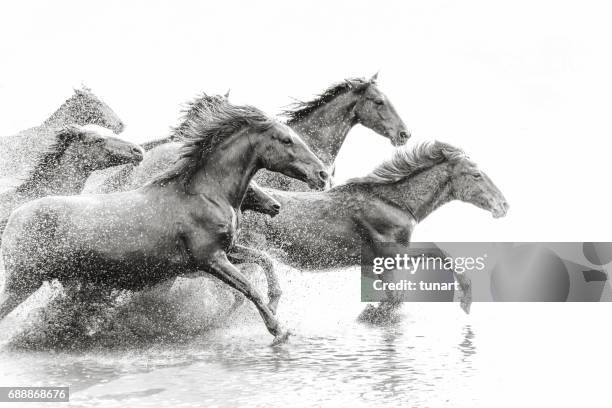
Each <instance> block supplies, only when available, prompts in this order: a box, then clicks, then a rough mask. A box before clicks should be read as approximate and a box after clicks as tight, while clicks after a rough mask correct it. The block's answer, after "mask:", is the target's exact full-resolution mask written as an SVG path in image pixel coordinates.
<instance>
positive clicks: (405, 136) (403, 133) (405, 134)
mask: <svg viewBox="0 0 612 408" xmlns="http://www.w3.org/2000/svg"><path fill="white" fill-rule="evenodd" d="M399 135H400V137H401V138H402V139H404V140H408V139H410V136H411V135H410V132H407V131H405V130H402V131H401V132H399Z"/></svg>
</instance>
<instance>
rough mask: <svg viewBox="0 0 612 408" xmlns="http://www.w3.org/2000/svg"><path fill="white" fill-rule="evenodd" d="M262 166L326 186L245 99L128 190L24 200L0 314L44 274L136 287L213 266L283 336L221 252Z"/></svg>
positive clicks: (7, 239) (198, 126) (203, 125)
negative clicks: (170, 163)
mask: <svg viewBox="0 0 612 408" xmlns="http://www.w3.org/2000/svg"><path fill="white" fill-rule="evenodd" d="M261 168H266V169H268V170H272V171H278V172H281V173H283V174H285V175H288V176H290V177H296V178H298V179H300V180H302V181H305V182H307V183H308V184H309V185H310V186H311V187H313V188H323V186H324V185H325V184H326V182H327V179H328V177H329V176H328V174H327V173H326V172H325V170H324V166H323V163H321V161H320V160H319V159H318V158H317V157H316V156H315V155H314V154H313V153H312V152H311V151H310V149H309V148H308V147H307V146H306V144H305V143H304V142H303V141H302V140H301V138H300V137H299V136H297V135H296V134H295V132H293V131H292V130H291V129H289V128H288V127H287V126H285V125H283V124H281V123H278V122H275V121H273V120H272V119H270V118H269V117H267V116H266V115H264V114H263V113H262V112H261V111H259V110H257V109H256V108H253V107H249V106H243V107H239V106H233V105H229V104H224V105H222V106H220V108H219V109H218V110H216V111H214V112H210V115H208V116H207V117H203V118H201V120H198V121H194V122H193V127H192V128H191V132H190V133H189V135H187V134H186V135H185V144H184V146H183V149H182V154H181V159H180V160H179V161H178V162H177V163H176V165H175V166H174V167H173V168H172V169H170V170H169V171H167V172H166V173H164V174H163V175H162V176H160V177H158V178H157V179H155V180H154V181H153V182H152V183H150V184H148V185H146V186H144V187H142V188H140V189H137V190H133V191H128V192H121V193H114V194H106V195H81V196H71V197H57V196H56V197H45V198H42V199H38V200H35V201H31V202H29V203H27V204H25V205H23V206H21V207H20V208H18V209H17V210H16V211H14V212H13V214H12V215H11V217H10V219H9V222H8V225H7V227H6V230H5V233H4V238H3V242H2V254H3V257H4V264H5V267H6V284H5V289H4V292H3V293H2V295H1V304H0V318H3V317H4V316H6V315H7V314H8V313H10V311H11V310H12V309H14V308H15V307H16V306H17V305H18V304H20V303H21V302H22V301H23V300H25V299H26V298H27V297H28V296H29V295H30V294H31V293H33V292H34V291H35V290H36V289H37V288H38V287H39V286H40V285H41V284H42V283H43V281H45V280H49V279H58V280H59V281H60V282H71V281H77V282H78V281H81V282H91V283H95V284H97V285H103V286H107V287H108V286H109V287H113V288H122V289H130V290H139V289H142V288H146V287H149V286H152V285H155V284H157V283H159V282H161V281H164V280H167V279H169V278H171V277H174V276H177V275H192V274H195V275H201V274H202V273H206V272H208V273H210V274H212V275H213V276H215V277H217V278H219V279H220V280H221V281H223V282H225V283H226V284H228V285H229V286H231V287H232V288H234V289H237V290H238V291H240V292H241V293H242V294H244V295H245V296H246V297H247V298H248V299H249V300H251V301H252V302H253V303H254V304H255V306H256V307H257V309H258V310H259V313H260V315H261V316H262V318H263V320H264V322H265V324H266V327H267V328H268V331H269V332H270V333H271V334H273V335H274V336H275V341H280V340H282V339H284V338H286V337H287V336H288V332H286V331H284V330H283V329H282V328H281V326H280V324H279V322H278V321H277V319H276V317H275V316H274V314H273V313H272V312H271V311H270V309H269V308H268V306H266V304H265V303H264V301H263V299H262V296H261V295H260V294H259V293H258V292H257V291H256V290H255V288H254V287H253V286H252V285H251V283H250V282H249V281H248V279H246V278H245V277H244V275H242V274H241V273H240V271H239V270H238V269H236V267H234V265H232V264H231V263H230V262H229V260H228V259H227V256H226V253H227V251H228V250H229V249H230V248H231V247H232V245H233V243H234V241H235V239H236V229H237V224H238V219H237V214H236V212H237V209H238V208H239V207H240V204H241V202H242V201H243V198H244V195H245V192H246V189H247V186H248V184H249V182H250V181H251V179H252V177H253V176H254V175H255V173H256V172H257V171H258V170H259V169H261Z"/></svg>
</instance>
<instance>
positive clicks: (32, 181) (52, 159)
mask: <svg viewBox="0 0 612 408" xmlns="http://www.w3.org/2000/svg"><path fill="white" fill-rule="evenodd" d="M83 133H85V131H84V130H83V129H81V128H80V127H78V126H74V125H69V126H65V127H64V128H62V129H60V130H58V131H56V132H55V135H54V136H55V140H54V141H53V143H52V144H51V145H49V146H48V147H47V149H46V150H45V151H43V152H41V153H40V154H39V157H38V159H37V161H36V164H35V165H34V166H33V167H32V170H31V171H30V173H29V174H28V176H26V177H25V179H24V180H23V182H22V183H21V184H20V185H19V186H17V188H16V189H15V191H16V192H17V193H27V192H28V191H29V190H30V189H31V188H32V187H33V186H34V185H36V184H38V183H40V182H42V181H44V180H45V178H46V177H47V175H48V171H49V170H51V169H52V168H53V167H55V166H57V165H58V164H59V162H60V160H61V159H62V157H63V156H64V154H65V153H66V150H67V149H68V147H69V146H70V145H71V144H72V143H73V142H74V141H75V140H76V139H78V138H79V137H80V136H81V135H82V134H83Z"/></svg>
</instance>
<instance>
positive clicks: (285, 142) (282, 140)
mask: <svg viewBox="0 0 612 408" xmlns="http://www.w3.org/2000/svg"><path fill="white" fill-rule="evenodd" d="M281 143H282V144H286V145H290V144H292V143H293V141H292V140H291V139H289V138H287V139H281Z"/></svg>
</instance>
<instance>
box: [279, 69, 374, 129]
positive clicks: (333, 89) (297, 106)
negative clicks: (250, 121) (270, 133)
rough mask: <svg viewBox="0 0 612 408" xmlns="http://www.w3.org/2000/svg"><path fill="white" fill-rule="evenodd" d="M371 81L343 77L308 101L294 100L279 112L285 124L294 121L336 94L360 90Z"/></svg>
mask: <svg viewBox="0 0 612 408" xmlns="http://www.w3.org/2000/svg"><path fill="white" fill-rule="evenodd" d="M372 83H373V82H371V81H368V80H366V79H364V78H349V79H345V80H344V81H342V82H338V83H336V84H333V85H331V86H330V87H328V88H327V89H326V90H324V91H323V92H322V93H320V94H319V95H317V96H315V97H314V98H313V99H312V100H310V101H307V102H303V101H296V102H294V103H292V104H290V105H289V106H288V107H287V109H285V110H284V111H283V112H281V115H282V116H285V117H286V118H287V124H291V123H295V122H297V121H299V120H300V119H303V118H305V117H307V116H309V115H310V114H311V113H312V112H314V111H315V110H316V109H317V108H319V107H320V106H322V105H325V104H326V103H328V102H330V101H331V100H333V99H334V98H336V97H337V96H339V95H342V94H344V93H346V92H348V91H350V90H351V89H353V90H356V91H358V92H362V91H364V90H365V89H366V88H367V87H368V86H369V85H370V84H372Z"/></svg>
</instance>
